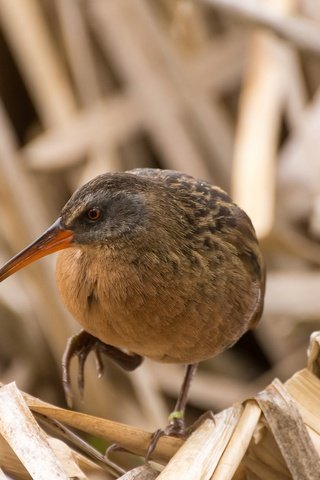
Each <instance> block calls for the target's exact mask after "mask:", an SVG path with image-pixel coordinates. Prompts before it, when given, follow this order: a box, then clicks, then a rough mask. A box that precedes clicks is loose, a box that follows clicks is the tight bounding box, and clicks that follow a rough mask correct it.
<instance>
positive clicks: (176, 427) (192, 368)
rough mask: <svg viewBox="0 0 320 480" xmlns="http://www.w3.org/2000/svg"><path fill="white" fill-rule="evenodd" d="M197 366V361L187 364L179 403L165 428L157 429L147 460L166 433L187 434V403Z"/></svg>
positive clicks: (180, 435) (174, 434)
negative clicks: (185, 418)
mask: <svg viewBox="0 0 320 480" xmlns="http://www.w3.org/2000/svg"><path fill="white" fill-rule="evenodd" d="M197 366H198V364H197V363H194V364H191V365H187V367H186V373H185V376H184V379H183V383H182V386H181V389H180V392H179V396H178V399H177V403H176V405H175V407H174V410H173V412H171V413H170V415H169V418H168V420H169V424H168V425H167V426H166V428H165V429H163V430H162V429H159V430H156V431H155V432H154V434H153V435H152V438H151V441H150V444H149V447H148V451H147V455H146V461H148V459H149V458H150V455H151V454H152V452H153V451H154V449H155V447H156V445H157V443H158V441H159V438H160V437H162V436H164V435H166V436H168V435H173V436H176V437H185V436H186V428H185V422H184V413H185V409H186V405H187V400H188V394H189V390H190V385H191V381H192V378H193V376H194V374H195V373H196V370H197Z"/></svg>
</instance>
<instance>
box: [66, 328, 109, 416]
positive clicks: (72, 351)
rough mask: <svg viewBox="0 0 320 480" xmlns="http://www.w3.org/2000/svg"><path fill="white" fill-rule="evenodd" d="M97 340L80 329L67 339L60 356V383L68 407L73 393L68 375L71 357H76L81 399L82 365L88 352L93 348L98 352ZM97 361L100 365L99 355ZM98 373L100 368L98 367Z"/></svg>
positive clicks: (71, 402)
mask: <svg viewBox="0 0 320 480" xmlns="http://www.w3.org/2000/svg"><path fill="white" fill-rule="evenodd" d="M98 342H99V340H98V339H97V338H95V337H93V336H92V335H90V334H89V333H88V332H86V331H85V330H81V332H80V333H78V334H76V335H73V336H72V337H70V338H69V339H68V342H67V346H66V349H65V351H64V354H63V357H62V384H63V389H64V393H65V397H66V401H67V405H68V407H69V408H72V405H73V393H72V388H71V376H70V364H71V360H72V359H73V357H78V389H79V392H80V396H81V399H82V398H83V392H84V366H85V363H86V360H87V357H88V355H89V353H90V352H91V351H92V350H93V351H94V352H95V354H96V358H97V355H98V356H99V354H98V350H97V348H98ZM97 363H98V364H99V366H100V365H102V361H101V357H100V356H99V361H97ZM98 371H99V374H100V372H101V369H100V367H99V369H98Z"/></svg>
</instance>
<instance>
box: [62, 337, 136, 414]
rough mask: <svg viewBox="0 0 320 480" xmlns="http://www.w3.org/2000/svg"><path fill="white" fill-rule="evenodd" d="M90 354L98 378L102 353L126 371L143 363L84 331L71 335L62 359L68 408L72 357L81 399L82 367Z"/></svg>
mask: <svg viewBox="0 0 320 480" xmlns="http://www.w3.org/2000/svg"><path fill="white" fill-rule="evenodd" d="M90 352H94V354H95V358H96V367H97V372H98V377H99V378H100V377H101V375H102V374H103V362H102V359H101V354H102V353H103V354H104V355H107V357H109V358H110V359H111V360H112V361H114V362H115V363H116V364H117V365H119V366H120V367H122V368H123V369H124V370H127V371H132V370H135V369H136V368H137V367H138V366H139V365H140V364H141V363H142V361H143V358H142V357H141V356H140V355H137V354H132V355H131V354H127V353H125V352H123V351H122V350H119V349H118V348H116V347H113V346H112V345H107V344H106V343H103V342H102V341H101V340H99V339H98V338H96V337H94V336H93V335H91V334H90V333H88V332H86V331H85V330H81V331H80V332H79V333H78V334H77V335H73V336H72V337H70V338H69V340H68V343H67V346H66V349H65V351H64V354H63V357H62V384H63V389H64V393H65V397H66V401H67V404H68V406H69V408H72V405H73V394H72V388H71V376H70V364H71V360H72V359H73V357H77V358H78V363H79V366H78V389H79V391H80V395H81V398H82V397H83V391H84V367H85V363H86V360H87V357H88V355H89V353H90Z"/></svg>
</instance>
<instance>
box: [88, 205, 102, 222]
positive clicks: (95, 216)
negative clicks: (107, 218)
mask: <svg viewBox="0 0 320 480" xmlns="http://www.w3.org/2000/svg"><path fill="white" fill-rule="evenodd" d="M100 217H101V210H100V208H90V210H88V211H87V218H88V220H91V222H95V221H97V220H99V219H100Z"/></svg>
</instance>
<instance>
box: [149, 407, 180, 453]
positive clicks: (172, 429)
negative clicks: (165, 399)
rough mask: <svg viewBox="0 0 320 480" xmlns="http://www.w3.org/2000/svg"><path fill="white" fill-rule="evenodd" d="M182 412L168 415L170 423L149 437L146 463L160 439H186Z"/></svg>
mask: <svg viewBox="0 0 320 480" xmlns="http://www.w3.org/2000/svg"><path fill="white" fill-rule="evenodd" d="M181 413H182V412H178V411H174V412H172V413H171V414H170V415H169V421H170V423H169V424H168V425H167V426H166V427H165V428H164V429H162V428H159V429H158V430H156V431H155V432H154V433H153V434H152V437H151V440H150V443H149V446H148V450H147V454H146V457H145V460H146V462H148V461H149V459H150V456H151V455H152V453H153V451H154V450H155V448H156V446H157V444H158V441H159V439H160V438H161V437H168V436H172V437H179V438H186V437H187V436H188V433H187V431H186V427H185V422H184V418H183V414H181ZM176 414H178V415H176Z"/></svg>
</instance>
